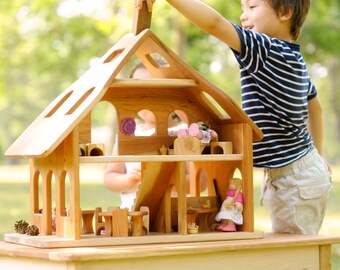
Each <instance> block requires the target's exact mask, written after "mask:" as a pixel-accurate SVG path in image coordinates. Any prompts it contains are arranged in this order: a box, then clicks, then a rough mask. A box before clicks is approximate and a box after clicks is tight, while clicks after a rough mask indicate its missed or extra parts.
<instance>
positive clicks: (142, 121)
mask: <svg viewBox="0 0 340 270" xmlns="http://www.w3.org/2000/svg"><path fill="white" fill-rule="evenodd" d="M135 122H136V129H135V132H134V134H135V136H153V135H155V134H156V116H155V114H154V113H153V112H152V111H150V110H147V109H142V110H140V111H139V112H138V113H137V114H136V116H135Z"/></svg>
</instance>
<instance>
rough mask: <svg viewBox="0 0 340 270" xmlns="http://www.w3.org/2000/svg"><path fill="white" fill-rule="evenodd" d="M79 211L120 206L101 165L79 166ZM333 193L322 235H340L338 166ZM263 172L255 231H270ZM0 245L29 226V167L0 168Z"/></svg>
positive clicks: (336, 264) (336, 255) (336, 261)
mask: <svg viewBox="0 0 340 270" xmlns="http://www.w3.org/2000/svg"><path fill="white" fill-rule="evenodd" d="M82 166H83V167H82V168H81V172H80V178H81V208H82V209H94V208H95V207H98V206H100V207H102V208H103V209H105V208H107V207H108V206H110V205H119V203H120V202H119V195H118V194H116V193H113V192H110V191H108V190H107V189H106V188H105V187H104V185H103V181H102V177H103V171H104V167H103V166H100V165H86V166H84V165H82ZM332 178H333V191H332V193H331V196H330V200H329V204H328V209H327V213H326V216H325V220H324V223H323V226H322V228H321V230H320V234H322V235H340V207H339V205H340V166H338V167H335V168H333V177H332ZM261 181H262V171H260V170H255V173H254V202H255V228H256V229H258V230H262V231H265V232H269V231H270V219H269V215H268V209H267V207H266V206H264V207H260V205H259V196H260V186H261ZM0 198H1V199H0V241H2V240H3V236H4V234H5V233H12V232H14V224H15V222H16V221H17V220H20V219H24V220H27V221H28V222H29V207H30V193H29V168H28V165H20V166H0ZM332 269H333V270H340V244H339V245H334V246H333V256H332Z"/></svg>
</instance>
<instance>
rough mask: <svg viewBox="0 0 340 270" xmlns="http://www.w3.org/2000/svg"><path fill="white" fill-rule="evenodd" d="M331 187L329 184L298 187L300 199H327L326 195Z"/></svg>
mask: <svg viewBox="0 0 340 270" xmlns="http://www.w3.org/2000/svg"><path fill="white" fill-rule="evenodd" d="M331 189H332V185H331V183H330V182H327V183H323V184H321V185H316V186H312V187H311V186H299V193H300V197H301V198H302V199H304V200H312V199H320V198H322V197H325V196H326V197H328V193H329V192H330V191H331Z"/></svg>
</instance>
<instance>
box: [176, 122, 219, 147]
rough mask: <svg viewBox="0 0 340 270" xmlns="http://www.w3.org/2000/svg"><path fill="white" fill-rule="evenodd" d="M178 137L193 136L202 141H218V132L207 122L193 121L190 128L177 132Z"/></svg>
mask: <svg viewBox="0 0 340 270" xmlns="http://www.w3.org/2000/svg"><path fill="white" fill-rule="evenodd" d="M177 136H178V137H184V136H193V137H196V138H197V139H199V140H200V141H201V143H210V141H218V136H217V133H216V132H215V131H214V130H212V129H210V127H209V124H208V123H206V122H202V121H201V122H197V123H192V124H191V125H190V126H189V128H187V129H181V130H179V131H178V133H177Z"/></svg>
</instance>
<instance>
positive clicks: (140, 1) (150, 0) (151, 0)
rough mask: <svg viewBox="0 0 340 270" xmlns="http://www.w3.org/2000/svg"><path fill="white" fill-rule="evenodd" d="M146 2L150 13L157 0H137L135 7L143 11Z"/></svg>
mask: <svg viewBox="0 0 340 270" xmlns="http://www.w3.org/2000/svg"><path fill="white" fill-rule="evenodd" d="M144 1H145V2H146V6H147V7H148V11H150V12H151V11H152V6H153V3H154V2H155V1H156V0H135V7H137V8H138V9H141V8H142V7H143V2H144Z"/></svg>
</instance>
